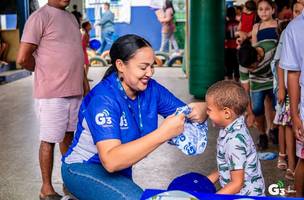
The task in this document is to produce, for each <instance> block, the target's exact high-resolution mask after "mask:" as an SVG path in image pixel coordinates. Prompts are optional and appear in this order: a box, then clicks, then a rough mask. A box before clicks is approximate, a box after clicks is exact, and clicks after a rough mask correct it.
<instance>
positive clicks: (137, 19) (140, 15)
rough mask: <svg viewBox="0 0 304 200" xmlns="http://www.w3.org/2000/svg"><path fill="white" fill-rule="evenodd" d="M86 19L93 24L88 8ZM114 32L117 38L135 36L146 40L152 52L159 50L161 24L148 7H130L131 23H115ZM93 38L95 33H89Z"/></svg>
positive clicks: (92, 13) (92, 16)
mask: <svg viewBox="0 0 304 200" xmlns="http://www.w3.org/2000/svg"><path fill="white" fill-rule="evenodd" d="M86 11H87V13H86V14H87V17H88V19H89V20H90V22H91V23H92V24H94V22H95V19H94V9H93V8H88V9H87V10H86ZM115 31H116V34H117V35H118V36H122V35H125V34H130V33H133V34H137V35H140V36H142V37H144V38H145V39H147V40H148V41H149V42H150V43H151V45H152V47H153V49H154V50H158V49H159V48H160V43H161V24H160V23H159V21H158V20H157V17H156V15H155V13H154V10H153V9H152V8H150V7H148V6H142V7H131V23H130V24H127V23H116V24H115ZM94 36H95V31H94V30H92V31H91V37H94Z"/></svg>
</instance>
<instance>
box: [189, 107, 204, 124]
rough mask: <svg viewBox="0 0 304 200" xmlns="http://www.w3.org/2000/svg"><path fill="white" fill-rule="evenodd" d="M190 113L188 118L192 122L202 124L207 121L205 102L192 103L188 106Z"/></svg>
mask: <svg viewBox="0 0 304 200" xmlns="http://www.w3.org/2000/svg"><path fill="white" fill-rule="evenodd" d="M188 106H189V107H190V108H191V109H192V112H191V113H190V114H189V115H188V118H189V119H190V120H191V121H194V122H204V121H205V120H206V119H207V103H206V102H193V103H190V104H188Z"/></svg>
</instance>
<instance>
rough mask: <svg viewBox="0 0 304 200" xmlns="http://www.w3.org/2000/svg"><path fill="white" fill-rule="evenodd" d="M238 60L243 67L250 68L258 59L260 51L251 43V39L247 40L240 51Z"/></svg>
mask: <svg viewBox="0 0 304 200" xmlns="http://www.w3.org/2000/svg"><path fill="white" fill-rule="evenodd" d="M237 56H238V61H239V64H240V65H241V66H242V67H245V68H249V67H250V66H251V65H252V64H254V63H255V62H256V61H257V60H258V52H257V50H256V49H255V48H254V47H253V46H252V45H251V42H250V41H249V40H245V41H244V42H243V43H242V45H241V48H240V49H239V51H238V54H237Z"/></svg>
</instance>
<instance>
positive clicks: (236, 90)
mask: <svg viewBox="0 0 304 200" xmlns="http://www.w3.org/2000/svg"><path fill="white" fill-rule="evenodd" d="M207 97H212V98H213V101H214V104H215V106H216V107H218V108H219V109H223V108H225V107H227V108H230V109H231V110H233V111H234V113H235V114H237V115H238V116H239V115H242V114H244V112H245V111H246V108H247V106H248V103H249V96H248V94H247V93H246V91H245V89H244V88H243V87H242V86H241V84H240V83H238V82H235V81H231V80H224V81H219V82H216V83H215V84H213V85H212V86H211V87H209V89H208V90H207V93H206V98H207Z"/></svg>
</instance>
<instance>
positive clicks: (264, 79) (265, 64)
mask: <svg viewBox="0 0 304 200" xmlns="http://www.w3.org/2000/svg"><path fill="white" fill-rule="evenodd" d="M254 47H261V48H263V49H264V53H265V55H264V58H263V60H262V61H261V62H260V63H259V64H258V67H257V69H255V70H254V71H251V72H249V70H248V69H247V68H245V67H242V66H241V65H240V66H239V70H240V81H241V83H249V84H250V91H252V92H257V91H264V90H269V89H272V87H273V74H272V71H271V66H270V63H271V61H272V59H273V56H274V53H275V50H276V47H277V41H276V40H272V39H267V40H262V41H260V42H259V43H257V44H256V45H255V46H254Z"/></svg>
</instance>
